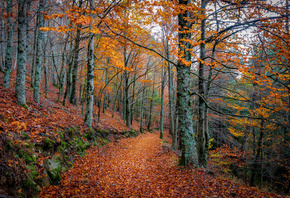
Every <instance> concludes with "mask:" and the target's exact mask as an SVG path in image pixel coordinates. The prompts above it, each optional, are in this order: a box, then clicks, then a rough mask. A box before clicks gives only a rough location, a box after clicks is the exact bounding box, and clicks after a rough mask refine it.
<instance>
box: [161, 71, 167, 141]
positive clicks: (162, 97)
mask: <svg viewBox="0 0 290 198" xmlns="http://www.w3.org/2000/svg"><path fill="white" fill-rule="evenodd" d="M165 80H166V71H164V68H163V67H162V71H161V110H160V139H163V116H164V115H163V114H164V88H165Z"/></svg>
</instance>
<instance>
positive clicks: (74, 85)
mask: <svg viewBox="0 0 290 198" xmlns="http://www.w3.org/2000/svg"><path fill="white" fill-rule="evenodd" d="M79 7H80V8H81V7H82V0H81V1H79ZM80 28H81V25H77V31H76V38H75V46H74V50H73V67H72V83H71V93H70V103H71V104H73V105H75V106H76V105H77V96H76V91H77V75H78V64H79V48H80V41H81V31H80Z"/></svg>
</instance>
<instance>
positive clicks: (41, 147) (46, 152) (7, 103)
mask: <svg viewBox="0 0 290 198" xmlns="http://www.w3.org/2000/svg"><path fill="white" fill-rule="evenodd" d="M26 80H27V82H26V87H27V90H26V92H27V93H26V97H27V106H19V105H18V104H17V102H16V98H15V95H14V93H15V92H14V85H15V83H13V82H15V73H14V72H13V73H12V80H11V84H12V86H11V87H10V88H9V89H5V88H3V87H2V84H3V74H2V73H0V195H1V194H4V195H10V196H23V197H25V196H28V197H29V196H30V195H33V194H34V193H35V192H34V191H38V190H39V189H40V187H41V186H42V185H47V184H50V183H53V181H52V180H53V178H52V177H53V176H51V175H49V176H50V177H49V179H47V178H46V177H47V176H46V175H47V173H46V172H47V171H46V170H45V169H46V163H47V162H48V160H49V159H51V158H55V156H58V158H59V159H57V160H56V161H57V162H58V163H59V164H61V166H62V170H58V174H61V173H62V172H64V171H65V169H66V168H68V167H70V166H71V163H69V161H73V158H72V157H71V156H74V155H75V154H83V153H84V152H85V151H84V150H85V149H87V148H89V147H90V145H100V146H101V145H102V144H105V143H108V142H109V141H110V140H112V139H113V138H114V137H118V138H119V137H120V136H122V135H125V136H130V135H131V134H130V131H132V130H133V129H136V131H137V129H138V124H137V123H135V122H134V123H133V125H132V129H129V128H127V127H126V126H125V124H124V122H123V120H122V118H121V116H120V115H119V114H118V113H115V116H114V118H112V116H111V113H110V111H106V113H105V114H101V119H100V123H97V119H94V122H93V126H92V129H89V128H87V127H86V126H85V125H84V123H83V119H84V116H83V115H82V114H81V111H82V106H81V105H79V106H73V105H71V104H68V103H67V104H66V106H63V105H62V104H61V102H59V101H57V91H58V90H57V89H56V88H55V87H54V86H52V85H50V87H49V92H48V93H47V97H44V94H43V92H42V94H41V95H40V104H37V103H35V102H34V101H33V93H32V88H31V87H30V85H29V83H28V82H30V79H29V77H27V78H26ZM41 90H44V86H43V85H42V89H41ZM83 108H84V109H85V107H83ZM133 132H134V130H133ZM63 167H64V168H63ZM47 180H48V181H47ZM56 180H57V179H56ZM45 181H46V182H45Z"/></svg>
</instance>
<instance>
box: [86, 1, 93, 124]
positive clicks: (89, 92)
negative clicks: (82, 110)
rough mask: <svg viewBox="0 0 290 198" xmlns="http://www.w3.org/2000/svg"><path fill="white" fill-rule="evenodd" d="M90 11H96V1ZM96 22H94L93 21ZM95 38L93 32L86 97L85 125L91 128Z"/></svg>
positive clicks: (90, 40) (89, 49)
mask: <svg viewBox="0 0 290 198" xmlns="http://www.w3.org/2000/svg"><path fill="white" fill-rule="evenodd" d="M89 3H90V9H91V10H94V0H90V2H89ZM92 22H94V21H92ZM94 37H95V34H94V33H93V32H90V33H89V43H88V55H87V59H88V62H87V86H86V90H87V95H86V114H85V123H86V124H87V125H88V126H89V127H90V126H92V120H93V103H94Z"/></svg>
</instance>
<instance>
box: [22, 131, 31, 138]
mask: <svg viewBox="0 0 290 198" xmlns="http://www.w3.org/2000/svg"><path fill="white" fill-rule="evenodd" d="M21 135H22V136H23V138H24V139H30V136H29V135H28V134H27V133H25V132H23V131H21Z"/></svg>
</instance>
